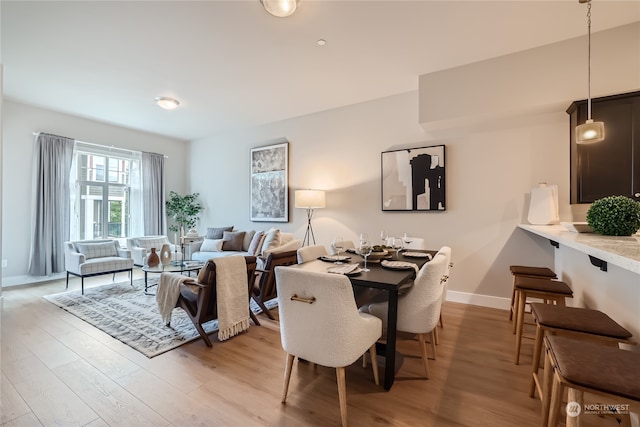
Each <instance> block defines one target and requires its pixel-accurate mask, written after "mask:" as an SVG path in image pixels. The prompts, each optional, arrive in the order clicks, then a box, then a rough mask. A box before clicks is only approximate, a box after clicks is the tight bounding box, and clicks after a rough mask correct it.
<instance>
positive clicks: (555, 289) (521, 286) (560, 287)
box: [514, 276, 573, 365]
mask: <svg viewBox="0 0 640 427" xmlns="http://www.w3.org/2000/svg"><path fill="white" fill-rule="evenodd" d="M514 286H515V291H516V295H515V300H516V302H517V306H516V312H515V314H516V322H515V326H516V349H515V358H514V362H515V364H516V365H517V364H518V363H519V362H520V347H521V344H522V338H523V336H522V329H523V327H524V308H525V305H526V304H527V301H528V299H529V298H537V299H541V300H543V301H544V302H545V303H555V304H556V305H559V306H562V307H564V306H565V302H564V300H565V298H567V297H568V298H572V297H573V291H572V290H571V288H570V287H569V286H568V285H567V284H566V283H564V282H561V281H559V280H550V279H541V278H536V277H528V276H516V278H515V285H514ZM525 338H532V337H525Z"/></svg>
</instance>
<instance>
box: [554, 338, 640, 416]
mask: <svg viewBox="0 0 640 427" xmlns="http://www.w3.org/2000/svg"><path fill="white" fill-rule="evenodd" d="M544 341H545V346H546V348H547V353H548V357H547V358H546V361H545V368H546V366H547V365H549V369H548V371H546V369H545V371H546V372H549V375H547V373H546V372H545V382H546V381H547V380H549V381H551V378H549V379H548V377H552V387H547V388H546V389H545V399H549V402H550V407H549V423H548V426H554V427H555V426H556V425H557V423H558V418H559V413H560V407H561V403H562V397H563V395H564V390H565V388H566V389H568V403H569V404H568V405H567V409H568V411H567V417H566V425H567V427H572V426H577V425H579V423H580V417H583V416H585V411H586V410H587V409H588V408H589V407H588V406H587V407H585V406H584V404H583V394H584V392H587V393H591V394H595V395H598V396H599V397H602V398H603V401H602V402H601V403H607V404H614V405H615V406H616V407H617V409H618V412H619V413H621V414H623V415H624V412H625V411H626V412H627V416H626V417H625V420H624V421H626V422H629V419H628V412H629V411H630V410H631V408H633V409H634V410H637V407H638V404H639V403H640V354H638V353H636V352H632V351H627V350H621V349H618V348H614V347H607V346H603V345H601V344H599V343H595V342H590V341H584V340H576V339H574V338H569V337H564V336H557V335H547V336H546V337H545V338H544ZM552 371H553V372H552ZM549 392H550V393H549ZM549 394H550V395H549ZM578 405H579V406H578ZM626 405H629V406H626ZM597 406H598V407H599V406H600V405H597ZM625 406H626V409H625Z"/></svg>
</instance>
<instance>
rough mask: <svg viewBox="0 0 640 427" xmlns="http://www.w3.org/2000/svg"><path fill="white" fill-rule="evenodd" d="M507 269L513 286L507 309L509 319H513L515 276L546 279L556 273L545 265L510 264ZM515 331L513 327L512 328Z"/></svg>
mask: <svg viewBox="0 0 640 427" xmlns="http://www.w3.org/2000/svg"><path fill="white" fill-rule="evenodd" d="M509 270H510V271H511V274H512V275H513V288H512V289H511V309H510V310H509V320H512V319H513V315H514V314H515V311H516V305H517V304H516V301H515V296H516V277H517V276H528V277H542V278H547V279H556V278H557V277H558V276H556V273H554V272H553V270H551V269H550V268H547V267H529V266H526V265H510V266H509ZM514 332H515V329H514Z"/></svg>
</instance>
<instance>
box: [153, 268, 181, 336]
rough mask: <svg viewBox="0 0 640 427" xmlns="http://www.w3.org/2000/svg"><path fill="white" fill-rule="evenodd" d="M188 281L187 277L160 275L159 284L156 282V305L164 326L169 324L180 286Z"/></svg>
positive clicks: (173, 274) (176, 274) (172, 274)
mask: <svg viewBox="0 0 640 427" xmlns="http://www.w3.org/2000/svg"><path fill="white" fill-rule="evenodd" d="M188 279H189V277H187V276H183V275H182V274H178V273H160V282H158V290H157V291H156V303H157V304H158V311H159V312H160V316H162V321H163V322H164V324H165V325H168V324H169V323H170V322H171V312H172V311H173V309H174V308H175V306H176V303H177V302H178V297H179V296H180V284H181V283H183V282H185V281H186V280H188Z"/></svg>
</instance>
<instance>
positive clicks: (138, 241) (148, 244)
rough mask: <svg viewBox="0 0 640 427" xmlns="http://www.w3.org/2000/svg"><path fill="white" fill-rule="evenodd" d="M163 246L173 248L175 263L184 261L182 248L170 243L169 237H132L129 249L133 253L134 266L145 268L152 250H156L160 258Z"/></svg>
mask: <svg viewBox="0 0 640 427" xmlns="http://www.w3.org/2000/svg"><path fill="white" fill-rule="evenodd" d="M163 245H169V248H171V259H172V260H173V261H182V253H181V252H180V246H178V247H177V249H178V251H177V252H176V246H175V245H174V244H172V243H171V242H170V241H169V238H168V237H167V236H142V237H130V238H128V239H127V249H129V250H130V251H131V257H132V258H133V264H134V265H137V266H140V267H141V266H143V265H145V264H146V263H147V256H149V254H150V253H151V249H152V248H155V250H156V253H157V254H158V256H160V250H161V249H162V246H163Z"/></svg>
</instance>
